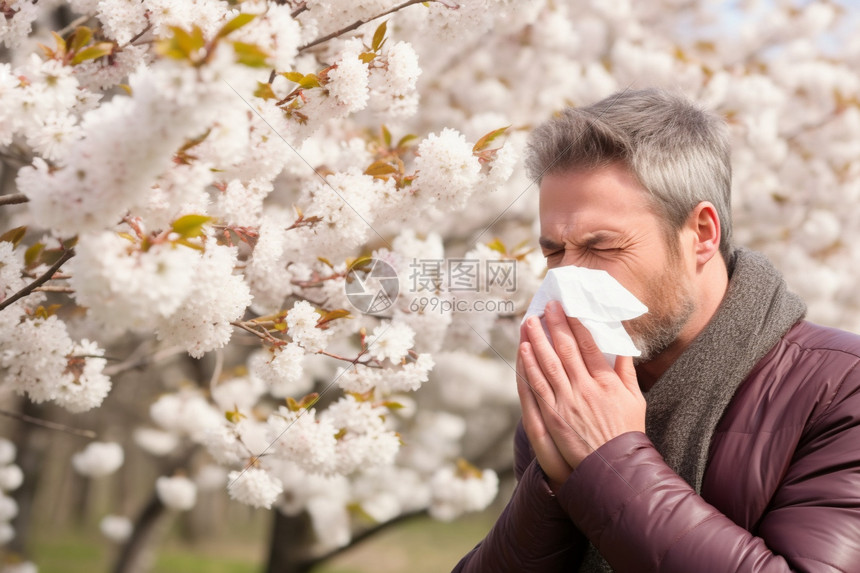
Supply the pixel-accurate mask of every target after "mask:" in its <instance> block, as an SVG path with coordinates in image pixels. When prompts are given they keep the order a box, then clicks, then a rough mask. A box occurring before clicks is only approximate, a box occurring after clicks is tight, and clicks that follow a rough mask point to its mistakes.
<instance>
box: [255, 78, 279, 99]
mask: <svg viewBox="0 0 860 573" xmlns="http://www.w3.org/2000/svg"><path fill="white" fill-rule="evenodd" d="M254 96H256V97H258V98H261V99H278V96H276V95H275V92H274V91H272V84H269V83H265V82H257V89H255V90H254Z"/></svg>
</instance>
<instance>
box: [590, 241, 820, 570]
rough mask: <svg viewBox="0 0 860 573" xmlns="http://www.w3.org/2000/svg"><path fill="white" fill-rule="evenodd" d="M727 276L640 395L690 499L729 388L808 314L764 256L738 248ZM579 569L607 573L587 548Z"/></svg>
mask: <svg viewBox="0 0 860 573" xmlns="http://www.w3.org/2000/svg"><path fill="white" fill-rule="evenodd" d="M729 273H730V277H731V278H730V281H729V288H728V291H727V292H726V295H725V298H724V299H723V301H722V303H721V304H720V307H719V308H718V309H717V312H716V314H715V315H714V317H713V318H712V319H711V321H710V322H709V323H708V325H707V326H706V327H705V329H704V330H703V331H702V332H701V334H699V336H698V337H696V339H695V340H694V341H693V343H692V344H691V345H690V347H689V348H687V350H685V351H684V353H683V354H681V356H680V357H678V359H677V360H676V361H675V362H674V363H673V364H672V366H670V367H669V369H668V370H667V371H666V372H665V373H664V374H663V375H662V376H661V377H660V378H659V380H657V382H656V384H654V386H653V387H652V388H651V390H650V391H649V392H648V393H647V394H646V396H645V397H646V400H647V401H648V409H647V411H646V414H645V428H646V433H647V435H648V437H649V438H650V439H651V441H652V442H653V443H654V445H655V446H656V448H657V451H659V452H660V454H661V455H662V456H663V459H665V460H666V463H667V464H668V465H669V467H670V468H672V469H673V470H675V472H677V473H678V475H680V476H681V477H682V478H684V480H685V481H686V482H687V483H689V484H690V485H691V486H693V489H695V490H696V493H701V487H702V477H703V476H704V474H705V465H706V464H707V462H708V449H709V447H710V445H711V436H712V435H713V433H714V430H715V429H716V427H717V423H718V422H719V421H720V418H721V417H722V415H723V411H724V410H725V409H726V407H727V406H728V404H729V402H730V401H731V399H732V396H734V393H735V390H736V389H737V388H738V386H739V385H740V384H741V382H743V381H744V380H745V379H746V377H747V375H748V374H749V372H750V371H751V370H752V369H753V367H754V366H755V365H756V364H757V363H758V361H759V360H761V359H762V358H763V357H764V356H765V354H767V353H768V351H769V350H770V349H771V348H773V346H774V345H775V344H776V343H777V342H778V341H779V339H780V338H782V336H783V335H784V334H785V333H786V332H787V331H788V329H789V328H791V327H792V326H793V325H794V324H795V323H796V322H797V321H798V320H800V319H801V318H803V316H804V314H805V313H806V305H805V304H804V303H803V301H801V300H800V298H799V297H798V296H797V295H795V294H793V293H791V292H789V291H788V290H787V288H786V285H785V282H784V281H783V279H782V276H781V275H780V274H779V272H778V271H777V270H776V269H775V268H774V267H773V266H772V265H771V264H770V262H769V261H768V260H767V259H766V258H765V257H764V256H763V255H761V254H759V253H756V252H753V251H749V250H746V249H736V250H735V251H734V253H733V254H732V261H730V264H729ZM579 571H580V572H583V573H597V572H601V573H603V572H611V571H612V568H611V567H610V566H609V564H608V563H607V562H606V561H605V560H604V559H603V557H602V556H601V555H600V553H598V551H597V550H596V549H595V547H594V546H593V545H589V548H588V552H587V553H586V555H585V559H584V561H583V563H582V565H581V566H580V568H579Z"/></svg>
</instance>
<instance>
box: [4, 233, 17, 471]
mask: <svg viewBox="0 0 860 573" xmlns="http://www.w3.org/2000/svg"><path fill="white" fill-rule="evenodd" d="M0 244H2V243H0ZM16 452H17V448H16V447H15V444H14V443H12V442H11V441H10V440H7V439H6V438H0V466H6V465H9V464H11V463H12V462H13V461H15V454H16Z"/></svg>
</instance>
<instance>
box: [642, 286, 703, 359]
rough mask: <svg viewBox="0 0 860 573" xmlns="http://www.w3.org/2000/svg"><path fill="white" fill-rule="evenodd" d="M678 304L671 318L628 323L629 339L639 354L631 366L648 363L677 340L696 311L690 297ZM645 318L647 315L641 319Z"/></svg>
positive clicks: (662, 317) (665, 317) (684, 298)
mask: <svg viewBox="0 0 860 573" xmlns="http://www.w3.org/2000/svg"><path fill="white" fill-rule="evenodd" d="M684 294H685V295H686V293H684ZM679 303H680V308H677V309H675V312H673V313H672V315H671V316H660V317H656V320H641V321H639V320H638V319H634V320H632V321H630V323H631V329H630V330H632V331H633V332H632V333H631V336H630V337H631V338H632V339H633V343H634V344H635V345H636V348H638V349H639V352H640V354H639V356H636V357H634V358H633V364H643V363H645V362H650V361H651V360H653V359H654V358H656V357H657V356H659V355H660V354H661V353H663V352H664V351H665V350H666V349H667V348H669V347H670V346H671V345H672V344H673V343H674V342H675V341H676V340H677V339H678V336H679V335H680V334H681V331H682V330H683V329H684V326H686V325H687V321H688V320H690V316H692V314H693V311H695V309H696V304H695V303H694V302H693V300H692V298H691V297H688V296H683V297H682V299H681V300H680V301H679ZM646 317H648V315H647V314H646V315H645V316H644V317H642V318H646ZM648 318H651V319H653V318H654V317H648Z"/></svg>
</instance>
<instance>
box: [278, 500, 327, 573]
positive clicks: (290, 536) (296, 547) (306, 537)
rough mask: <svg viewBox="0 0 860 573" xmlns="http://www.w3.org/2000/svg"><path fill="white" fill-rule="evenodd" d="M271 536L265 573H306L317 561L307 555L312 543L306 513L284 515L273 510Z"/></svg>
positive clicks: (309, 524) (312, 535)
mask: <svg viewBox="0 0 860 573" xmlns="http://www.w3.org/2000/svg"><path fill="white" fill-rule="evenodd" d="M272 514H273V516H274V518H273V522H272V535H271V540H270V542H269V563H268V565H267V566H266V572H267V573H308V572H309V571H310V570H311V569H312V568H313V567H314V565H316V564H317V560H316V559H313V558H312V557H311V556H310V555H309V554H308V547H310V546H311V544H312V543H313V541H314V538H313V537H314V534H313V530H312V528H311V520H310V517H309V516H308V514H307V513H305V512H302V513H300V514H299V515H293V516H290V515H284V514H283V513H281V512H280V511H278V510H273V511H272Z"/></svg>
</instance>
